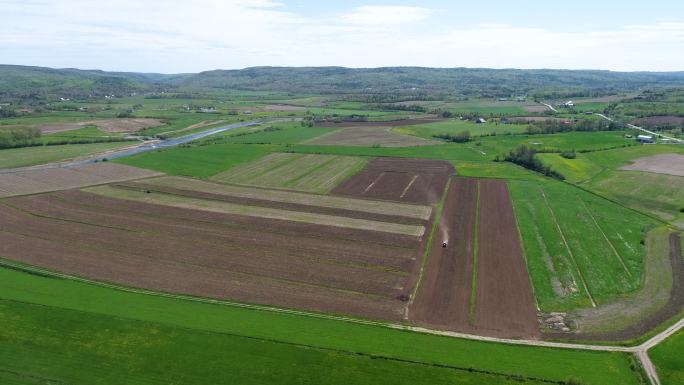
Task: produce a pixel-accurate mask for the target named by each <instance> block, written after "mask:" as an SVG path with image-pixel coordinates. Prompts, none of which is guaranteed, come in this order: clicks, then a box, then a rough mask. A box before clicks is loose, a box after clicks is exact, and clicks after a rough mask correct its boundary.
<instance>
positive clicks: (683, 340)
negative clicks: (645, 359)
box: [649, 330, 684, 385]
mask: <svg viewBox="0 0 684 385" xmlns="http://www.w3.org/2000/svg"><path fill="white" fill-rule="evenodd" d="M682 352H684V330H680V331H678V332H677V333H676V334H675V335H673V336H672V337H670V338H668V339H667V340H665V341H664V342H662V343H661V344H659V345H657V346H656V347H654V348H653V349H651V350H650V351H649V356H650V357H651V361H653V363H654V364H655V366H656V369H657V370H658V376H660V380H661V382H662V384H663V385H675V384H684V356H682Z"/></svg>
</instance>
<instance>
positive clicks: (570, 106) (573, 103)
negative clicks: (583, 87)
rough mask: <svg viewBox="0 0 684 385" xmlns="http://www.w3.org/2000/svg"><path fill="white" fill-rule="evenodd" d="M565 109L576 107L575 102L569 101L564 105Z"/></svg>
mask: <svg viewBox="0 0 684 385" xmlns="http://www.w3.org/2000/svg"><path fill="white" fill-rule="evenodd" d="M563 107H565V108H572V107H575V102H573V101H572V100H568V101H567V102H565V103H563Z"/></svg>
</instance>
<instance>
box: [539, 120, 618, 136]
mask: <svg viewBox="0 0 684 385" xmlns="http://www.w3.org/2000/svg"><path fill="white" fill-rule="evenodd" d="M623 129H624V126H623V125H622V124H620V123H617V122H609V121H606V120H603V119H601V120H598V119H576V120H568V121H563V120H558V119H547V120H544V121H540V122H530V124H529V125H528V126H527V129H526V133H527V134H531V135H534V134H555V133H558V132H570V131H619V130H623Z"/></svg>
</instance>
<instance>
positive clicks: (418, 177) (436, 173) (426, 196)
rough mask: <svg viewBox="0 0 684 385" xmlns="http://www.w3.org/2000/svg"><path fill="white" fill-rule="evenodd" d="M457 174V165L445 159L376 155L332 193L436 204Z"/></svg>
mask: <svg viewBox="0 0 684 385" xmlns="http://www.w3.org/2000/svg"><path fill="white" fill-rule="evenodd" d="M453 173H454V168H453V166H452V165H451V164H450V163H448V162H445V161H435V160H428V159H407V158H375V159H373V160H372V161H371V162H370V163H369V164H368V166H366V168H365V169H364V170H363V171H361V172H360V173H358V174H356V175H354V176H353V177H351V178H349V179H347V181H345V182H344V183H342V184H341V185H339V186H338V187H337V188H335V189H334V190H333V191H332V193H333V194H336V195H347V196H356V197H369V198H376V199H383V200H394V201H402V202H413V203H422V204H436V203H438V202H439V200H440V198H441V196H442V191H444V186H445V185H446V183H447V180H448V179H449V176H451V175H452V174H453Z"/></svg>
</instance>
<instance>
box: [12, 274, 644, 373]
mask: <svg viewBox="0 0 684 385" xmlns="http://www.w3.org/2000/svg"><path fill="white" fill-rule="evenodd" d="M31 271H32V273H27V271H24V270H22V269H17V268H14V269H9V268H0V299H2V300H4V301H3V302H4V303H17V302H23V303H27V304H35V305H42V306H43V307H44V308H42V309H41V312H43V314H45V313H47V314H53V315H52V316H45V315H43V317H48V318H53V319H59V315H61V314H66V313H68V311H80V312H85V313H88V314H89V315H88V317H95V318H97V316H98V315H99V316H106V321H107V322H104V323H102V324H101V325H102V327H109V325H110V322H109V321H117V320H118V321H122V320H125V321H126V322H131V323H133V322H137V321H145V322H149V323H153V325H152V326H153V327H152V329H153V330H156V332H154V333H152V335H151V336H150V338H153V337H154V336H156V335H157V333H161V331H162V330H168V329H166V328H168V327H176V328H180V329H182V330H184V331H186V332H190V331H191V332H192V334H193V337H195V336H201V335H202V334H203V333H206V332H212V333H219V334H221V335H232V336H241V337H248V338H251V339H255V340H258V341H266V342H269V341H272V342H279V343H286V344H296V345H300V346H302V347H306V348H308V349H324V350H333V351H342V352H346V353H348V354H355V355H361V356H372V357H375V358H386V359H392V360H399V361H409V362H415V363H420V364H423V365H429V366H446V367H453V368H461V369H464V370H466V371H468V370H474V371H480V372H491V373H498V374H502V375H506V376H518V377H523V378H535V379H544V380H546V381H555V382H561V381H566V380H568V379H571V378H579V379H580V380H581V381H582V382H583V383H584V384H597V385H598V384H601V385H604V384H639V383H640V381H641V380H640V378H641V377H640V374H638V370H637V369H633V368H635V365H634V362H633V358H632V356H630V355H628V354H625V353H618V352H596V351H577V350H560V349H552V348H540V347H529V346H514V345H505V344H497V343H489V342H482V341H472V340H463V339H455V338H449V337H440V336H432V335H425V334H420V333H414V332H409V331H401V330H394V329H389V328H387V327H383V326H381V325H372V324H369V325H364V324H358V323H350V322H344V321H341V320H333V319H323V318H315V317H310V316H304V315H299V314H292V313H277V312H270V311H261V310H254V309H249V308H241V307H237V306H228V305H223V304H218V303H216V302H214V303H212V302H211V301H207V302H201V301H200V300H198V301H193V300H188V299H180V298H171V297H170V296H161V295H150V294H144V293H137V292H133V291H131V290H130V289H128V290H129V291H125V290H121V289H116V288H113V287H104V286H100V285H98V284H94V283H85V282H77V281H73V280H69V279H62V278H57V277H56V276H53V275H50V274H45V273H40V272H38V271H36V270H31ZM46 310H47V312H46ZM10 314H13V313H10ZM13 317H15V318H16V317H18V315H16V314H15V315H14V316H13ZM88 317H84V319H88ZM103 320H104V319H103ZM118 321H117V322H118ZM122 322H123V321H122ZM42 325H49V326H47V327H45V329H47V330H48V331H50V332H51V333H53V334H52V335H53V337H54V336H59V335H61V333H62V330H61V329H60V328H59V325H60V323H59V322H56V323H42ZM131 327H134V325H133V326H131ZM180 329H174V330H173V331H175V332H179V333H180ZM65 330H68V327H66V328H65ZM99 333H105V331H104V330H100V331H99ZM161 334H163V333H161ZM104 338H106V337H104ZM122 341H125V343H124V345H126V344H132V345H136V344H146V343H147V344H152V342H153V341H147V340H145V339H142V340H140V339H138V340H136V339H135V338H132V339H123V340H122ZM67 346H68V344H67ZM164 346H168V345H164ZM196 346H202V344H199V345H196ZM212 346H215V345H212ZM160 349H161V348H160ZM202 349H204V348H202ZM217 350H219V351H221V352H225V351H226V350H229V349H226V348H225V346H221V345H220V348H217ZM201 351H205V350H201ZM206 351H209V352H212V351H211V350H206ZM215 351H216V350H214V352H215ZM259 351H261V350H259ZM262 353H263V352H262ZM190 356H192V355H190ZM28 357H31V356H30V355H29V356H28ZM117 357H119V356H118V355H112V356H110V358H112V359H116V358H117ZM162 357H166V358H168V356H166V355H163V354H162ZM249 357H251V356H249ZM249 357H247V359H249ZM212 359H214V357H212ZM271 359H272V360H271V361H269V364H270V365H288V364H291V363H292V362H291V361H290V362H288V361H287V358H283V357H271ZM283 360H285V362H284V361H283ZM18 364H21V365H24V367H25V368H27V367H28V368H30V367H31V362H19V363H18ZM122 364H123V363H122ZM167 364H170V363H168V362H167ZM340 375H343V374H340ZM506 378H508V377H506ZM343 379H344V377H343ZM419 379H421V380H423V379H427V377H419ZM532 383H534V382H532Z"/></svg>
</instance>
